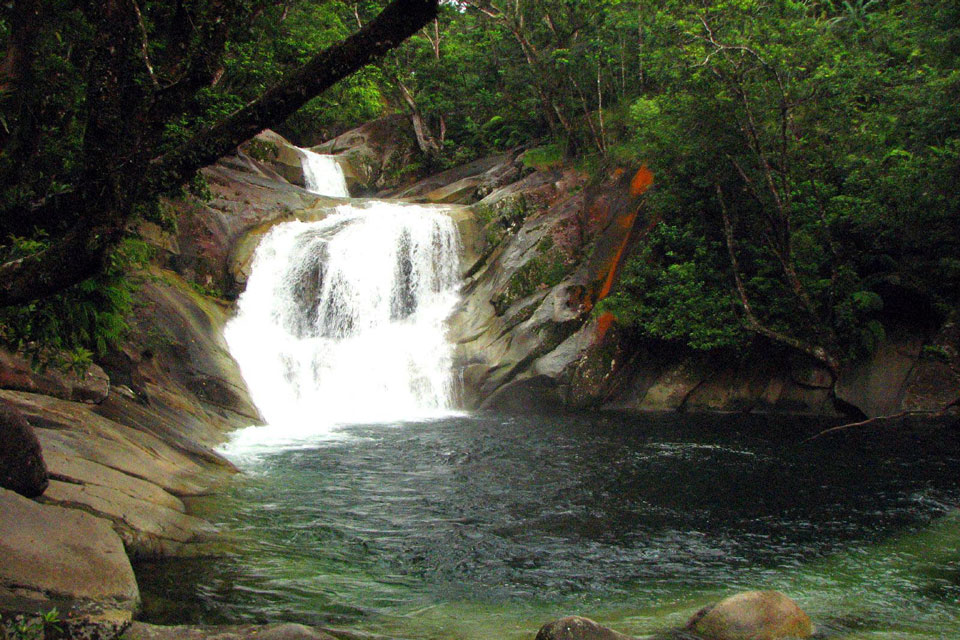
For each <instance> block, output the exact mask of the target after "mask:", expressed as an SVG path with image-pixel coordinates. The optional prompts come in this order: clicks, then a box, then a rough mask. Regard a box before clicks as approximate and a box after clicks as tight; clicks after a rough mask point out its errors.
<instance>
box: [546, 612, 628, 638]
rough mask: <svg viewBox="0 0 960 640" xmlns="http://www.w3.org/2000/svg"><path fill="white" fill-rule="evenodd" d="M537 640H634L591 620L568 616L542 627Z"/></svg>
mask: <svg viewBox="0 0 960 640" xmlns="http://www.w3.org/2000/svg"><path fill="white" fill-rule="evenodd" d="M536 640H632V639H631V637H630V636H627V635H624V634H622V633H619V632H617V631H614V630H613V629H608V628H607V627H604V626H602V625H600V624H597V623H596V622H594V621H593V620H591V619H589V618H581V617H580V616H568V617H566V618H560V619H559V620H554V621H553V622H548V623H547V624H545V625H543V626H542V627H540V631H539V632H538V633H537V637H536Z"/></svg>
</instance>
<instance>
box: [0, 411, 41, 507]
mask: <svg viewBox="0 0 960 640" xmlns="http://www.w3.org/2000/svg"><path fill="white" fill-rule="evenodd" d="M48 483H49V481H48V478H47V465H46V463H44V461H43V453H42V451H41V449H40V442H39V441H38V440H37V436H36V434H34V432H33V428H32V427H31V426H30V424H29V423H28V422H27V420H26V418H24V417H23V414H21V413H20V412H19V411H17V410H16V409H14V408H13V407H12V406H10V405H9V404H7V403H6V402H3V401H0V487H3V488H4V489H9V490H11V491H15V492H16V493H19V494H20V495H22V496H26V497H28V498H35V497H37V496H39V495H41V494H42V493H43V492H44V491H46V489H47V485H48Z"/></svg>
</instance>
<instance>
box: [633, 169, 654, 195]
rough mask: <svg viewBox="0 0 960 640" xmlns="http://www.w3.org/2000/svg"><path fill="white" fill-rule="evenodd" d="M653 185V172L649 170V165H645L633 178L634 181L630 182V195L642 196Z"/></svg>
mask: <svg viewBox="0 0 960 640" xmlns="http://www.w3.org/2000/svg"><path fill="white" fill-rule="evenodd" d="M652 184H653V172H652V171H650V169H648V168H647V165H643V166H641V167H640V169H639V170H637V174H636V175H635V176H633V180H631V181H630V195H632V196H642V195H643V194H644V193H646V191H647V189H649V188H650V185H652Z"/></svg>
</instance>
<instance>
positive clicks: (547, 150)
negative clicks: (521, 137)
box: [521, 142, 564, 171]
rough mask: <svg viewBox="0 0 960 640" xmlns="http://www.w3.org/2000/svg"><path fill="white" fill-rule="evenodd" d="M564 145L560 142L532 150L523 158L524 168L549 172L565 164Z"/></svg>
mask: <svg viewBox="0 0 960 640" xmlns="http://www.w3.org/2000/svg"><path fill="white" fill-rule="evenodd" d="M563 157H564V155H563V145H561V144H560V143H559V142H554V143H552V144H548V145H544V146H542V147H537V148H536V149H530V150H529V151H527V152H526V153H524V154H523V156H522V157H521V161H522V162H523V166H525V167H527V168H528V169H536V170H538V171H547V170H549V169H555V168H557V167H559V166H560V165H562V164H563Z"/></svg>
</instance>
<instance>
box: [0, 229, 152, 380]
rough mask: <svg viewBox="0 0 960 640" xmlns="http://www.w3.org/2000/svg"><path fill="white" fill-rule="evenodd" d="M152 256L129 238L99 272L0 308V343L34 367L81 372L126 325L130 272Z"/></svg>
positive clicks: (133, 283) (114, 341) (113, 342)
mask: <svg viewBox="0 0 960 640" xmlns="http://www.w3.org/2000/svg"><path fill="white" fill-rule="evenodd" d="M21 248H22V247H21ZM12 250H13V251H16V250H17V248H16V247H14V248H13V249H12ZM151 256H152V248H151V247H150V246H149V245H147V244H146V243H145V242H143V241H142V240H140V239H137V238H127V239H125V240H124V241H123V242H122V243H121V244H120V246H119V247H118V249H117V250H116V251H115V252H114V253H113V254H112V255H111V256H110V259H109V263H108V265H107V267H106V269H105V271H104V273H103V274H102V275H100V276H97V277H95V278H90V279H87V280H84V281H83V282H81V283H79V284H77V285H75V286H73V287H71V288H69V289H67V290H66V291H64V292H62V293H60V294H58V295H55V296H51V297H48V298H43V299H42V300H35V301H33V302H30V303H28V304H25V305H21V306H16V307H7V308H4V309H0V344H3V345H4V346H5V347H7V348H8V349H10V350H12V351H18V352H21V353H24V354H25V355H27V356H28V357H29V358H30V359H31V361H32V363H33V365H34V366H36V367H38V368H44V367H46V366H49V365H53V366H56V367H60V368H65V369H68V370H74V371H77V372H79V373H82V372H83V371H85V370H86V367H87V366H89V364H90V363H91V362H92V360H93V356H94V355H103V354H104V353H106V351H107V350H108V349H109V348H110V347H112V346H114V345H116V344H117V343H118V342H119V341H120V340H121V339H122V338H123V337H124V335H125V334H126V332H127V330H128V329H129V326H128V324H127V316H128V315H129V313H130V311H131V310H132V308H133V293H134V291H135V289H136V284H137V283H136V280H135V278H132V277H130V276H129V275H128V273H129V271H131V270H133V269H135V268H137V267H140V266H143V265H144V264H146V263H147V261H148V260H149V259H150V257H151Z"/></svg>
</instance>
